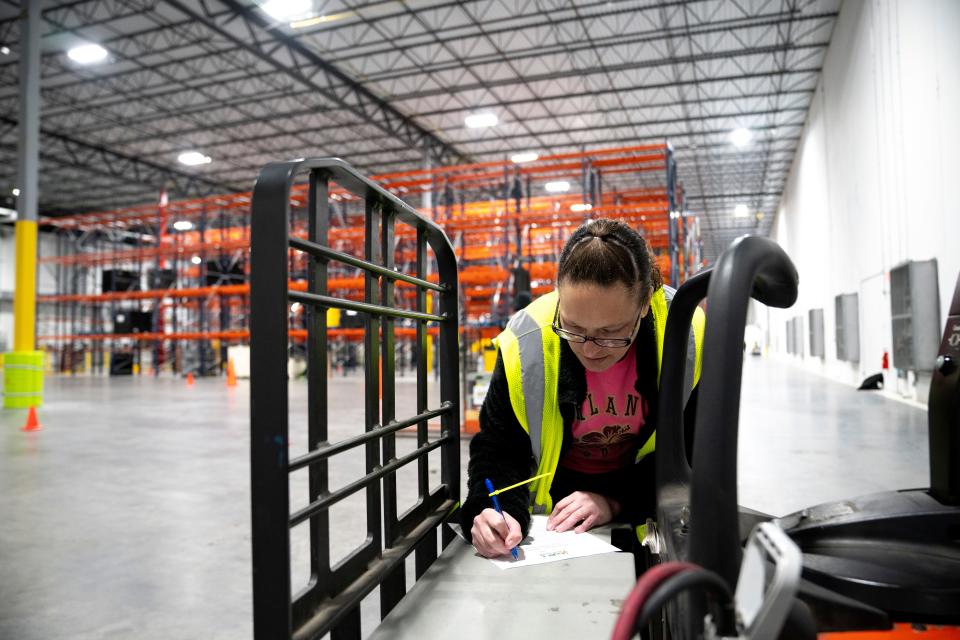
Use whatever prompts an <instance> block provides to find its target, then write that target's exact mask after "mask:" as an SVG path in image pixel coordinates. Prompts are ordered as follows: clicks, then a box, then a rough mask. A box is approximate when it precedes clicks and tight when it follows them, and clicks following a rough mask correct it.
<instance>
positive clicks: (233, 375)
mask: <svg viewBox="0 0 960 640" xmlns="http://www.w3.org/2000/svg"><path fill="white" fill-rule="evenodd" d="M227 386H228V387H235V386H237V372H236V371H234V369H233V360H232V359H230V360H227Z"/></svg>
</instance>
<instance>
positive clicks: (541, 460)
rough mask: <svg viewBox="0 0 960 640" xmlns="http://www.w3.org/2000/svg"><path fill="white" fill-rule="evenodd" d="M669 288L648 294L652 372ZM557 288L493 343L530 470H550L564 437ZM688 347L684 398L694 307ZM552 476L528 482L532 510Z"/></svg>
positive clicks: (651, 442)
mask: <svg viewBox="0 0 960 640" xmlns="http://www.w3.org/2000/svg"><path fill="white" fill-rule="evenodd" d="M674 293H675V290H674V289H671V288H670V287H666V286H664V287H662V288H661V289H658V290H657V291H656V292H654V295H653V298H651V300H650V310H651V313H652V314H653V319H654V326H655V328H656V343H657V376H658V383H659V375H660V363H661V361H662V359H663V336H664V331H665V327H666V317H667V312H668V309H669V306H670V302H671V301H672V300H673V295H674ZM557 299H558V294H557V292H556V291H552V292H550V293H548V294H546V295H544V296H541V297H540V298H537V299H536V300H534V301H533V302H532V303H530V304H529V305H528V306H527V307H526V308H524V309H522V310H521V311H518V312H517V313H516V314H514V315H513V317H511V318H510V321H509V322H508V323H507V326H506V328H505V329H504V330H503V332H502V333H500V335H499V336H497V338H496V340H495V341H494V343H495V344H496V345H497V347H498V348H499V349H500V354H501V357H502V359H503V366H504V372H505V373H506V376H507V386H508V388H509V391H510V404H511V406H512V407H513V412H514V414H515V415H516V416H517V420H518V421H519V422H520V425H521V426H522V427H523V429H524V431H526V432H527V434H528V435H529V436H530V445H531V448H532V449H533V455H534V459H535V460H536V461H537V471H536V474H535V475H539V474H543V473H552V472H554V471H555V470H556V468H557V465H558V464H559V462H560V446H561V444H562V443H563V417H562V416H561V415H560V405H559V401H558V399H557V387H558V380H559V373H560V338H559V337H558V336H557V334H556V333H554V331H553V328H552V327H551V324H552V322H553V316H554V311H555V310H556V306H557ZM692 324H693V330H692V331H691V333H690V343H689V347H688V349H687V368H686V375H685V380H684V402H686V401H687V399H688V398H689V397H690V393H691V392H692V390H693V387H694V386H695V385H696V384H697V383H698V382H699V380H700V366H701V363H700V346H701V343H702V341H703V325H704V316H703V312H702V311H701V310H700V309H697V310H696V312H695V314H694V318H693V323H692ZM655 447H656V433H655V432H654V433H653V434H652V435H651V436H650V438H649V439H648V440H647V442H645V443H644V444H643V446H642V447H640V450H639V451H638V452H637V458H636V459H637V461H640V460H642V459H643V458H644V457H645V456H647V455H649V454H650V453H652V452H653V451H654V449H655ZM552 483H553V476H548V477H546V478H543V479H542V480H537V481H535V482H533V483H532V484H531V487H530V492H531V493H530V498H531V505H532V511H533V512H534V513H544V512H545V513H549V512H550V511H552V509H553V501H552V500H551V498H550V486H551V484H552Z"/></svg>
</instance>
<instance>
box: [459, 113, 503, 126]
mask: <svg viewBox="0 0 960 640" xmlns="http://www.w3.org/2000/svg"><path fill="white" fill-rule="evenodd" d="M498 122H500V121H499V120H498V119H497V114H495V113H472V114H470V115H469V116H467V117H466V118H465V119H464V121H463V123H464V124H465V125H467V126H468V127H470V128H471V129H479V128H481V127H495V126H497V123H498Z"/></svg>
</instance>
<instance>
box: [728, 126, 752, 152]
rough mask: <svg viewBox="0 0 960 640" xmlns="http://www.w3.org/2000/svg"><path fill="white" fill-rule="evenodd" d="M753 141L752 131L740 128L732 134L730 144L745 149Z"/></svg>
mask: <svg viewBox="0 0 960 640" xmlns="http://www.w3.org/2000/svg"><path fill="white" fill-rule="evenodd" d="M752 139H753V133H752V132H751V131H750V129H744V128H743V127H740V128H739V129H734V130H733V131H731V132H730V142H732V143H733V144H735V145H736V146H738V147H745V146H747V145H748V144H750V140H752Z"/></svg>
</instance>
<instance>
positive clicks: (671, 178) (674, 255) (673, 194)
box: [667, 145, 680, 287]
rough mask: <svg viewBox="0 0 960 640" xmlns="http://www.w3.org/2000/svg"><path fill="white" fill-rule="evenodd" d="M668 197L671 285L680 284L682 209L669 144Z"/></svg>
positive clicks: (673, 160) (674, 162) (675, 169)
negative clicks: (679, 237)
mask: <svg viewBox="0 0 960 640" xmlns="http://www.w3.org/2000/svg"><path fill="white" fill-rule="evenodd" d="M667 199H668V201H669V203H670V219H669V221H668V227H667V228H668V230H669V239H670V286H671V287H679V286H680V247H679V244H678V237H677V236H678V233H677V221H678V219H679V216H680V210H679V208H678V207H677V161H676V160H675V159H674V157H673V147H672V146H670V145H667Z"/></svg>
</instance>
